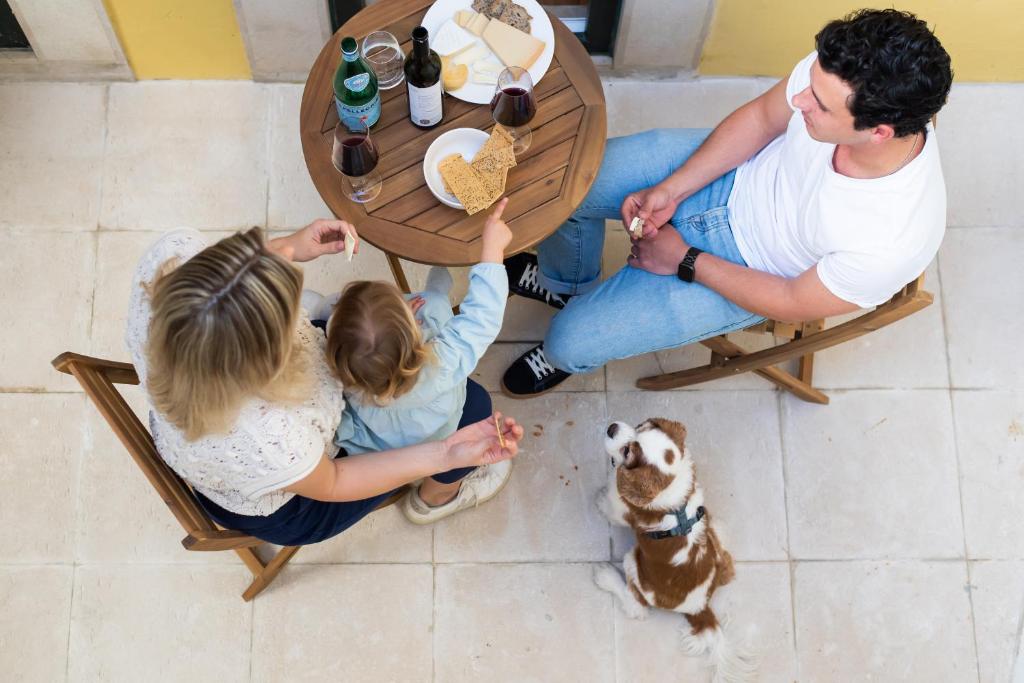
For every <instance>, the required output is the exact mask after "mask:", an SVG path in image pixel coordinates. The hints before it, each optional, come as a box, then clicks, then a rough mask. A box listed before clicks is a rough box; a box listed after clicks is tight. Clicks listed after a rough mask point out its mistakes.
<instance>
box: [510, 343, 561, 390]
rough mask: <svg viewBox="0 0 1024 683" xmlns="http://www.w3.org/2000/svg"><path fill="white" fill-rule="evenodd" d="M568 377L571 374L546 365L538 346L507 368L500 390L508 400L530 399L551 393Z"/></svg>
mask: <svg viewBox="0 0 1024 683" xmlns="http://www.w3.org/2000/svg"><path fill="white" fill-rule="evenodd" d="M570 377H572V373H569V372H564V371H562V370H559V369H558V368H554V367H552V366H551V364H550V363H548V359H547V358H546V357H545V356H544V345H543V344H538V345H537V346H535V347H533V348H532V349H530V350H529V351H527V352H526V353H524V354H523V355H521V356H519V358H517V359H516V361H515V362H514V363H512V365H510V366H508V370H506V371H505V376H504V377H502V378H501V389H502V392H503V393H504V394H505V395H506V396H508V397H510V398H530V397H531V396H538V395H540V394H543V393H546V392H548V391H551V390H552V389H554V388H555V387H557V386H558V385H559V384H561V383H562V382H564V381H565V380H567V379H569V378H570Z"/></svg>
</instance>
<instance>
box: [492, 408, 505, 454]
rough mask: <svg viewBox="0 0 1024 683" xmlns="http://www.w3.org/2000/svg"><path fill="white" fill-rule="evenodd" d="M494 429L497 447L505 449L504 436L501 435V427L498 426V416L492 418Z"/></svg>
mask: <svg viewBox="0 0 1024 683" xmlns="http://www.w3.org/2000/svg"><path fill="white" fill-rule="evenodd" d="M494 428H495V429H497V430H498V445H499V446H501V448H502V449H504V448H505V436H504V435H503V434H502V433H501V425H500V424H498V416H497V415H495V416H494Z"/></svg>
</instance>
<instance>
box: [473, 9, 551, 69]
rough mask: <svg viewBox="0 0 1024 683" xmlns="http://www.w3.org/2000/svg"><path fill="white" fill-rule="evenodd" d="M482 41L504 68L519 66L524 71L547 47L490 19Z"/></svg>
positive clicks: (518, 31) (516, 30) (504, 24)
mask: <svg viewBox="0 0 1024 683" xmlns="http://www.w3.org/2000/svg"><path fill="white" fill-rule="evenodd" d="M483 39H484V42H485V43H487V47H489V48H491V50H492V51H493V52H494V54H496V55H498V59H500V60H501V61H502V62H503V63H504V64H505V66H519V67H522V68H524V69H529V68H530V67H531V66H533V63H534V62H536V61H537V58H538V57H540V55H541V53H542V52H544V48H545V47H547V45H546V44H545V43H544V41H542V40H537V39H536V38H534V37H533V36H531V35H528V34H526V33H523V32H522V31H520V30H519V29H515V28H512V27H511V26H509V25H508V24H506V23H503V22H500V21H498V20H497V19H491V21H490V23H489V24H487V28H486V29H484V32H483Z"/></svg>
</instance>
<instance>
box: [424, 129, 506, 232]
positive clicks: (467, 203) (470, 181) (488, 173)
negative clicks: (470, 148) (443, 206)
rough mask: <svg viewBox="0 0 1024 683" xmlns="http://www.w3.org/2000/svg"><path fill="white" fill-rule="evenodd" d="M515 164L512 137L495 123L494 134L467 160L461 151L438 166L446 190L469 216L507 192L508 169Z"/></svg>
mask: <svg viewBox="0 0 1024 683" xmlns="http://www.w3.org/2000/svg"><path fill="white" fill-rule="evenodd" d="M515 165H516V156H515V153H514V152H513V151H512V136H511V135H510V134H509V132H508V131H507V130H505V129H504V128H502V127H501V126H495V127H494V130H492V131H491V136H490V137H489V138H488V139H487V142H485V143H484V146H483V147H481V148H480V151H479V152H477V153H476V156H475V157H474V158H473V163H471V164H470V163H467V162H466V160H465V159H463V158H462V155H461V154H452V155H450V156H447V157H445V158H444V159H442V160H441V162H440V163H439V164H438V165H437V169H438V171H439V172H440V173H441V180H442V181H443V182H444V187H445V190H447V191H448V192H449V193H451V194H453V195H455V197H456V198H458V200H459V202H461V203H462V205H463V206H464V207H465V209H466V212H467V213H468V214H469V215H473V214H474V213H477V212H478V211H482V210H483V209H486V208H487V207H489V206H490V205H491V204H493V203H494V202H495V201H496V200H497V199H498V198H499V197H501V195H502V194H504V192H505V182H506V180H507V178H508V169H509V168H511V167H513V166H515Z"/></svg>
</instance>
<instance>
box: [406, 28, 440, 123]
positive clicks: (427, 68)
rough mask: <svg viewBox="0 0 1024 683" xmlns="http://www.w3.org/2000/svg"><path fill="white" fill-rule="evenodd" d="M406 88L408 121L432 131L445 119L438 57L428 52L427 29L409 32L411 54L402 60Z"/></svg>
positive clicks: (432, 52) (429, 50)
mask: <svg viewBox="0 0 1024 683" xmlns="http://www.w3.org/2000/svg"><path fill="white" fill-rule="evenodd" d="M405 82H406V83H407V84H408V86H407V87H408V89H409V120H410V121H412V125H414V126H416V127H417V128H433V127H434V126H436V125H437V124H439V123H441V119H442V118H443V117H444V102H443V100H442V98H441V58H440V57H438V56H437V53H436V52H434V51H433V50H431V49H430V44H429V37H428V35H427V29H425V28H423V27H422V26H417V27H416V28H414V29H413V30H412V51H410V52H409V56H408V57H406V58H405Z"/></svg>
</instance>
